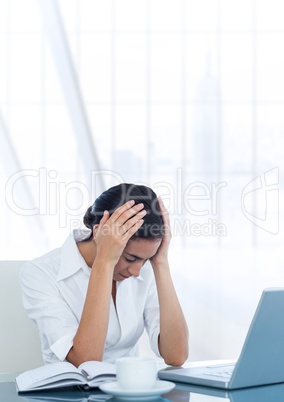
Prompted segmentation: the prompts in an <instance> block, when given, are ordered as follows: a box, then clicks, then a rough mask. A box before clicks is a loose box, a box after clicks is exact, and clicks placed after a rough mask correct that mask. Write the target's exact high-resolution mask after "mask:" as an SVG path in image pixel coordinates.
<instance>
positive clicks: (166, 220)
mask: <svg viewBox="0 0 284 402" xmlns="http://www.w3.org/2000/svg"><path fill="white" fill-rule="evenodd" d="M158 202H159V206H160V208H161V212H162V218H163V221H164V223H165V224H169V223H170V218H169V212H168V210H167V209H166V207H165V204H164V203H163V200H162V198H161V197H158Z"/></svg>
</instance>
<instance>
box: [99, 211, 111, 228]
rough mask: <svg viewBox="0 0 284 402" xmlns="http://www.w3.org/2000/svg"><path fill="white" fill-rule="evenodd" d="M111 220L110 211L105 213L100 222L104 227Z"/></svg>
mask: <svg viewBox="0 0 284 402" xmlns="http://www.w3.org/2000/svg"><path fill="white" fill-rule="evenodd" d="M108 218H109V211H104V214H103V217H102V219H101V220H100V225H104V224H105V223H106V221H107V220H108Z"/></svg>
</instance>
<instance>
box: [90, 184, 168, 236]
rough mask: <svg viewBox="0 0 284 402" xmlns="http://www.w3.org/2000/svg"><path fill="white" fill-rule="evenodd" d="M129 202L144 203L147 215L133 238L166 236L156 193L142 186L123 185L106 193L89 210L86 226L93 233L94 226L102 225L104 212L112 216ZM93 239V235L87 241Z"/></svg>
mask: <svg viewBox="0 0 284 402" xmlns="http://www.w3.org/2000/svg"><path fill="white" fill-rule="evenodd" d="M129 200H134V201H135V204H139V203H141V202H142V203H143V204H144V209H145V210H146V211H147V214H146V215H145V216H144V217H143V219H144V223H143V225H142V226H141V227H140V228H139V229H138V230H137V232H136V233H135V234H134V235H133V236H132V237H137V238H143V239H161V238H162V237H163V236H164V230H165V229H164V223H163V218H162V213H161V209H160V206H159V202H158V199H157V195H156V193H154V191H153V190H152V189H151V188H150V187H146V186H142V185H136V184H129V183H122V184H119V185H117V186H114V187H111V188H109V189H108V190H106V191H104V192H103V193H102V194H101V195H100V196H99V197H98V198H97V199H96V200H95V202H94V204H93V205H92V206H90V207H89V208H88V210H87V211H86V213H85V216H84V224H85V226H87V227H88V228H89V229H91V230H92V231H93V227H94V225H97V224H99V223H100V220H101V219H102V217H103V214H104V211H106V210H107V211H108V212H109V213H110V215H112V213H113V212H114V211H115V210H116V209H117V208H118V207H120V206H121V205H123V204H125V203H126V202H127V201H129ZM90 238H92V234H91V235H90V237H89V238H88V239H86V240H89V239H90Z"/></svg>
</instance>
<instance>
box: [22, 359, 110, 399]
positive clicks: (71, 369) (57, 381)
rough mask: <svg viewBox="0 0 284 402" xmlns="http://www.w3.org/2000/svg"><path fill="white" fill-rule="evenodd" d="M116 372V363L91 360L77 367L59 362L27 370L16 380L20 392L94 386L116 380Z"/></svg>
mask: <svg viewBox="0 0 284 402" xmlns="http://www.w3.org/2000/svg"><path fill="white" fill-rule="evenodd" d="M115 374H116V371H115V365H114V364H111V363H105V362H98V361H89V362H85V363H82V364H81V365H80V366H79V367H78V368H77V367H75V366H73V364H71V363H68V362H59V363H53V364H47V365H46V366H42V367H39V368H36V369H33V370H29V371H26V372H24V373H22V374H20V375H19V376H18V377H16V379H15V381H16V385H17V388H18V391H19V392H27V391H38V390H42V389H52V388H61V387H70V386H74V385H81V386H86V387H88V388H94V387H98V386H99V385H100V384H102V383H104V382H107V381H115Z"/></svg>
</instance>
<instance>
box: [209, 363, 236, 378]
mask: <svg viewBox="0 0 284 402" xmlns="http://www.w3.org/2000/svg"><path fill="white" fill-rule="evenodd" d="M234 368H235V365H230V366H223V367H220V366H215V367H214V366H211V367H206V370H205V371H204V373H203V374H204V375H209V376H212V377H221V378H226V379H228V378H231V376H232V374H233V371H234Z"/></svg>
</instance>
